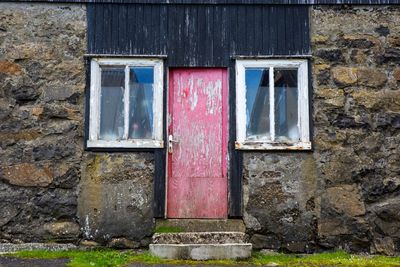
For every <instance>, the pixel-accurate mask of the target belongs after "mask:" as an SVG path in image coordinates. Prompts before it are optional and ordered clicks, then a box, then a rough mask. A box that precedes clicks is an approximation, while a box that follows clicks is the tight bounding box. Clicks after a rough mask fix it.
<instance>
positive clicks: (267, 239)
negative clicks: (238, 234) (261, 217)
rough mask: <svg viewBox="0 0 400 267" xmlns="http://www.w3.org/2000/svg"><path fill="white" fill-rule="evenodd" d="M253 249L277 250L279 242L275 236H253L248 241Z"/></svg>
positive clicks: (279, 245)
mask: <svg viewBox="0 0 400 267" xmlns="http://www.w3.org/2000/svg"><path fill="white" fill-rule="evenodd" d="M249 242H250V243H251V244H252V245H253V248H254V249H264V248H267V249H275V250H277V249H279V248H280V247H281V242H280V240H279V239H278V238H277V237H276V236H268V235H260V234H254V235H253V236H252V237H251V238H250V241H249Z"/></svg>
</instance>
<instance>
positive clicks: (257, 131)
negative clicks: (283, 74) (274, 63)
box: [245, 68, 270, 140]
mask: <svg viewBox="0 0 400 267" xmlns="http://www.w3.org/2000/svg"><path fill="white" fill-rule="evenodd" d="M245 81H246V137H247V139H248V140H259V139H269V138H270V129H269V127H270V126H269V124H270V123H269V122H270V118H269V69H268V68H257V69H256V68H254V69H250V68H249V69H246V71H245Z"/></svg>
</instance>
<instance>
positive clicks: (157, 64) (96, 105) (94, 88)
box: [87, 58, 164, 148]
mask: <svg viewBox="0 0 400 267" xmlns="http://www.w3.org/2000/svg"><path fill="white" fill-rule="evenodd" d="M101 66H121V67H125V91H124V105H125V106H124V139H125V140H120V141H106V140H99V132H100V94H101ZM129 67H153V68H154V87H153V90H154V91H153V139H151V140H148V139H128V135H129V126H128V124H129V93H130V92H129ZM163 71H164V68H163V61H162V59H159V58H93V59H92V60H91V74H90V108H89V110H90V113H89V140H88V142H87V147H93V148H162V147H164V141H163V135H162V133H163V128H162V127H163V123H162V120H163V78H164V77H163Z"/></svg>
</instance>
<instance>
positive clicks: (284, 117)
mask: <svg viewBox="0 0 400 267" xmlns="http://www.w3.org/2000/svg"><path fill="white" fill-rule="evenodd" d="M274 83H275V137H276V140H277V141H283V142H285V141H298V140H299V138H300V135H299V128H298V125H297V124H298V108H297V107H298V101H297V100H298V88H297V69H274Z"/></svg>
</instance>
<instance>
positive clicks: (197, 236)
mask: <svg viewBox="0 0 400 267" xmlns="http://www.w3.org/2000/svg"><path fill="white" fill-rule="evenodd" d="M245 241H246V234H245V233H243V232H184V233H158V234H157V233H156V234H154V235H153V238H152V243H153V244H243V243H245Z"/></svg>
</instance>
